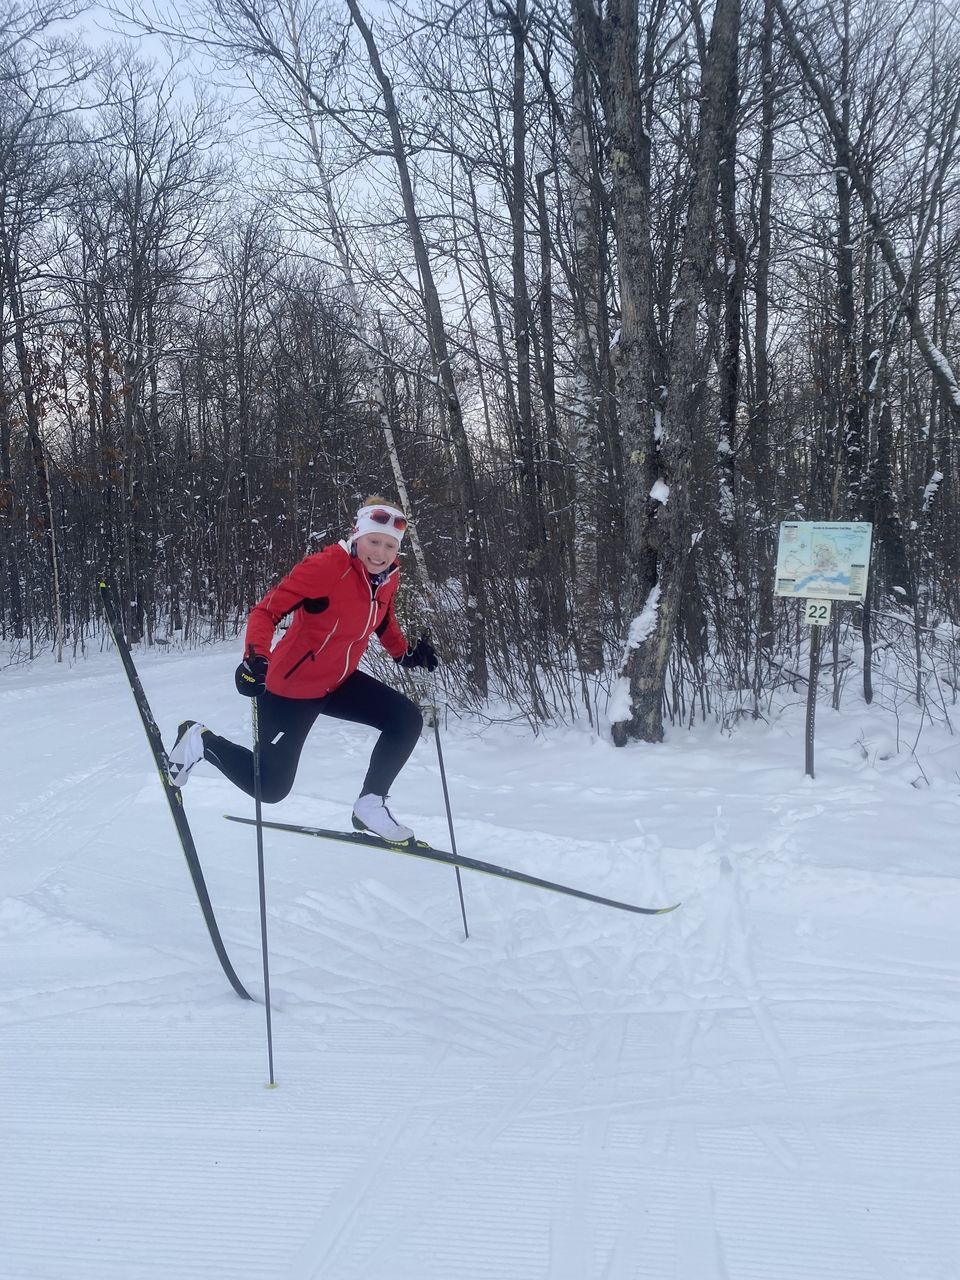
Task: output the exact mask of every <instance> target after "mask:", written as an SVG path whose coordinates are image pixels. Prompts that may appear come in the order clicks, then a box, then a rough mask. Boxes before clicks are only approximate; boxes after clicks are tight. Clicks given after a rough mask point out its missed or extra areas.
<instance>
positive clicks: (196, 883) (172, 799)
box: [98, 582, 253, 1000]
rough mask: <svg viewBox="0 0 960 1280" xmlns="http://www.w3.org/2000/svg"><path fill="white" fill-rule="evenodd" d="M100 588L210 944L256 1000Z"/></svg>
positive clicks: (109, 595)
mask: <svg viewBox="0 0 960 1280" xmlns="http://www.w3.org/2000/svg"><path fill="white" fill-rule="evenodd" d="M98 585H99V587H100V599H101V601H102V602H103V611H104V614H105V615H106V619H107V625H108V626H109V628H110V634H111V635H112V636H113V642H114V644H115V645H116V647H117V653H119V655H120V661H121V662H122V663H123V669H124V671H125V672H126V674H127V679H128V680H129V682H130V692H131V693H132V694H133V699H134V702H136V704H137V710H138V711H139V712H140V719H141V721H142V723H143V729H144V732H145V733H146V735H147V742H148V743H149V744H150V751H151V753H152V755H153V761H154V764H155V765H156V767H157V773H158V774H159V776H160V785H161V786H162V787H163V793H164V795H165V796H166V797H167V803H168V804H169V806H170V813H171V814H172V815H173V823H174V826H175V827H176V828H177V835H178V836H179V837H180V844H181V847H182V848H183V856H184V857H185V858H186V860H187V867H188V869H189V871H190V878H191V880H192V881H193V887H194V889H195V890H196V894H197V901H198V902H199V904H200V910H201V911H202V912H203V918H204V921H205V922H206V926H207V932H208V933H209V934H210V941H211V942H212V943H213V949H214V951H216V953H217V959H218V960H219V961H220V964H221V966H222V968H223V972H224V973H225V974H226V975H227V978H228V980H229V982H230V985H231V986H232V987H233V989H234V991H235V992H236V993H237V995H238V996H241V997H242V998H243V999H244V1000H252V999H253V997H252V996H251V995H250V993H249V991H247V989H246V987H244V985H243V983H242V982H241V981H240V979H239V978H238V977H237V974H236V972H235V970H234V967H233V965H232V964H231V963H230V957H229V956H228V955H227V950H226V947H225V946H224V945H223V939H222V938H221V936H220V929H219V927H218V926H217V920H216V916H215V915H214V913H213V905H212V903H211V902H210V895H209V893H208V892H207V886H206V882H205V881H204V878H203V869H202V867H201V866H200V858H199V856H198V854H197V848H196V845H195V844H194V842H193V834H192V832H191V831H190V824H189V823H188V822H187V815H186V813H185V812H184V808H183V796H182V795H181V793H180V791H178V790H177V788H176V787H174V786H172V785H171V783H170V777H169V763H168V761H167V753H166V751H165V750H164V748H163V742H162V740H161V738H160V730H159V729H158V728H157V722H156V720H155V719H154V718H153V712H152V711H151V710H150V704H149V702H148V701H147V695H146V694H145V693H144V691H143V685H142V684H141V683H140V677H139V675H138V674H137V668H136V666H135V665H134V661H133V655H132V654H131V652H130V646H129V645H128V644H127V638H126V636H125V635H124V631H123V623H122V622H121V620H120V610H119V609H118V608H117V602H116V600H115V599H114V596H113V592H112V591H111V590H110V588H109V586H108V585H107V584H106V583H105V582H100V583H99V584H98Z"/></svg>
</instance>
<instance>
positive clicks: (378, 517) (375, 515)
mask: <svg viewBox="0 0 960 1280" xmlns="http://www.w3.org/2000/svg"><path fill="white" fill-rule="evenodd" d="M368 515H369V517H370V519H371V520H372V521H373V522H374V524H389V525H392V526H393V528H394V529H398V530H399V531H400V533H403V531H404V529H406V527H407V519H406V516H398V515H394V513H393V512H392V511H382V510H377V511H370V512H368Z"/></svg>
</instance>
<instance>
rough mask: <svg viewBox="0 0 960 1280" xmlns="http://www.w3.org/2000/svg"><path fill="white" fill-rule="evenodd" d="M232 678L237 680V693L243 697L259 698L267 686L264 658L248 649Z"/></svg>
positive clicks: (265, 661)
mask: <svg viewBox="0 0 960 1280" xmlns="http://www.w3.org/2000/svg"><path fill="white" fill-rule="evenodd" d="M233 678H234V680H235V681H236V682H237V693H242V694H243V696H244V697H245V698H259V696H260V694H261V693H263V691H264V689H265V688H266V687H267V660H266V658H265V657H263V655H262V654H259V653H254V651H253V650H252V649H248V650H247V653H246V656H245V657H244V659H243V661H242V662H241V663H240V665H239V667H237V670H236V674H235V675H234V677H233Z"/></svg>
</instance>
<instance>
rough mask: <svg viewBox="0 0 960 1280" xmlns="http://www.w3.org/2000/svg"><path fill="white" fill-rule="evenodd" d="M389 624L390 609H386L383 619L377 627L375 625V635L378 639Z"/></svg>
mask: <svg viewBox="0 0 960 1280" xmlns="http://www.w3.org/2000/svg"><path fill="white" fill-rule="evenodd" d="M389 625H390V610H389V609H388V610H387V612H386V615H385V616H384V619H383V621H382V622H381V623H380V625H379V627H377V630H376V636H377V639H378V640H379V639H380V637H381V636H382V635H383V633H384V632H385V631H386V629H387V627H388V626H389Z"/></svg>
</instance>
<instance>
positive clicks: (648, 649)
mask: <svg viewBox="0 0 960 1280" xmlns="http://www.w3.org/2000/svg"><path fill="white" fill-rule="evenodd" d="M102 19H103V12H102V11H101V21H102ZM85 21H86V20H85V18H84V16H83V11H82V10H81V9H79V8H78V7H71V0H45V7H44V5H41V6H38V5H37V4H36V3H22V2H21V0H15V2H14V3H12V4H11V3H10V0H4V7H3V8H2V9H0V343H2V347H0V354H2V359H0V378H2V384H0V468H2V469H0V628H2V638H3V640H4V650H5V652H7V653H9V654H10V655H12V657H13V658H14V660H22V659H26V658H29V657H32V656H33V655H35V654H36V653H38V652H39V651H42V650H46V651H49V650H51V649H53V650H55V651H56V652H58V653H61V652H70V653H75V652H80V651H81V650H82V649H83V648H84V647H86V646H89V645H90V644H97V643H99V636H100V632H101V623H100V619H99V617H98V614H97V590H96V584H97V581H98V578H99V577H100V576H101V575H109V577H110V578H111V579H112V580H113V581H115V582H116V584H117V585H118V588H119V592H120V595H121V597H122V599H123V601H124V607H125V609H126V613H127V617H126V621H127V626H128V628H129V631H130V634H131V635H132V636H133V637H134V638H137V639H142V640H143V641H145V642H147V643H185V644H192V643H197V642H202V641H204V640H208V639H210V638H218V637H224V636H230V635H232V634H234V632H235V630H236V628H237V626H238V624H240V623H242V621H243V619H244V617H245V613H246V611H247V609H248V607H249V605H250V604H251V603H252V602H253V601H254V600H255V599H256V598H257V597H258V595H259V594H261V593H262V592H263V590H264V589H265V588H266V586H267V585H268V583H269V582H270V581H271V580H272V579H273V578H275V577H276V576H277V575H278V574H280V573H282V572H284V571H285V570H286V569H287V568H288V567H289V566H290V565H291V564H292V563H293V562H294V561H295V560H296V559H298V558H299V557H300V556H301V555H303V554H304V553H305V552H306V551H308V550H310V549H314V548H318V547H319V546H321V545H323V544H325V543H326V542H329V541H332V540H335V539H336V538H338V537H340V536H342V534H343V532H344V529H345V526H346V525H347V523H348V521H349V519H350V516H351V514H352V512H353V510H354V509H355V507H356V504H357V502H358V500H359V499H361V498H362V497H363V496H364V495H366V494H367V493H370V492H378V491H379V492H382V493H385V494H387V495H392V496H395V497H397V498H399V500H400V501H401V502H402V503H403V504H404V505H405V506H407V508H408V510H409V511H410V512H411V514H412V515H413V517H414V519H415V529H414V531H413V532H414V536H413V537H412V538H411V539H410V541H411V543H412V546H411V547H410V548H409V549H408V550H407V551H406V552H405V564H406V583H407V585H406V588H405V591H404V595H403V598H402V604H401V613H402V614H403V615H404V617H405V621H406V622H407V624H408V628H409V630H410V631H411V632H415V630H416V628H417V627H420V626H425V627H429V628H430V630H431V631H432V632H433V634H434V635H435V636H436V637H437V640H438V645H439V647H440V649H441V652H442V653H443V655H444V657H445V658H446V660H447V661H446V664H445V667H444V670H445V679H446V681H447V684H448V691H449V693H450V694H451V696H452V697H455V698H457V699H460V700H462V701H464V702H469V703H471V704H473V705H475V706H477V707H482V706H484V705H485V704H486V703H487V699H488V698H489V697H490V696H491V695H495V696H496V698H497V699H498V703H497V705H503V703H502V701H501V700H503V699H505V700H506V701H507V702H509V703H510V704H512V705H513V707H514V708H516V709H517V710H518V711H519V712H521V713H523V714H525V715H527V716H528V717H529V718H530V719H531V720H532V721H533V722H537V721H538V720H540V719H541V718H543V717H545V716H552V715H568V716H570V715H575V714H590V715H591V716H592V715H594V714H595V713H596V694H595V691H596V689H597V688H598V687H600V688H603V687H604V685H605V683H606V685H607V686H609V683H610V682H611V681H613V680H616V679H618V678H621V679H623V678H625V679H626V680H627V681H628V682H629V691H630V699H629V701H630V709H629V711H628V712H625V713H624V715H623V717H622V718H621V719H620V721H619V723H617V724H615V726H614V736H615V739H616V740H618V741H621V742H622V741H625V740H626V739H628V738H631V737H634V738H642V739H645V740H648V741H655V740H657V739H658V738H659V737H660V736H661V735H662V732H663V725H664V723H665V722H669V721H672V722H674V723H685V722H689V721H690V720H691V719H692V718H701V717H710V716H717V717H719V718H720V719H721V720H722V721H723V722H724V723H726V724H732V723H734V722H735V721H736V719H737V717H738V716H742V715H756V714H761V715H762V714H764V710H765V707H766V706H767V705H768V698H769V695H770V694H771V693H772V692H773V691H774V690H775V689H777V688H778V687H780V686H782V685H783V684H784V682H793V683H795V684H796V686H797V688H798V690H802V687H803V686H802V674H801V673H802V664H801V663H800V661H799V656H800V650H801V647H802V644H803V641H804V637H805V635H806V629H805V628H804V627H803V626H802V625H801V623H800V621H799V617H798V609H797V606H796V605H795V604H786V603H782V602H778V601H776V600H775V599H774V597H773V593H772V588H773V564H774V555H775V547H776V536H777V529H778V525H779V523H780V521H781V520H784V519H793V520H796V519H809V520H823V519H833V520H869V521H872V522H873V525H874V554H873V562H872V567H871V580H870V581H871V585H870V591H869V597H868V601H867V604H866V605H865V606H864V607H863V608H860V607H854V606H851V605H846V606H843V607H842V608H840V609H838V610H836V611H835V612H836V614H837V620H836V622H835V623H834V626H833V629H832V632H831V633H830V634H829V635H828V636H827V637H826V638H825V657H826V663H825V666H824V680H825V682H826V687H829V682H830V681H831V680H832V682H833V695H834V698H835V700H839V698H840V696H841V692H842V691H843V689H844V687H845V686H846V687H847V696H856V697H867V698H868V699H869V698H871V697H874V696H877V697H882V698H886V699H888V700H889V701H890V703H891V705H894V706H895V705H896V703H897V700H898V699H899V698H903V697H919V698H921V699H922V700H924V701H925V703H926V704H927V705H928V707H929V708H930V710H931V714H939V715H940V716H948V715H949V714H950V708H951V706H952V703H953V701H954V698H955V692H956V663H957V656H956V638H957V634H958V633H957V632H956V630H955V629H954V624H955V623H956V622H958V621H960V590H958V582H960V484H958V471H957V464H958V452H960V387H958V376H957V369H958V365H960V336H958V324H960V315H958V308H960V164H958V142H960V18H958V16H957V10H956V8H955V6H954V5H953V4H951V3H948V2H947V0H922V2H921V3H911V2H910V0H908V2H907V3H904V2H903V0H830V2H828V3H825V4H824V3H820V2H819V0H802V2H801V3H799V4H798V3H796V0H714V3H713V4H709V3H704V4H701V3H700V0H649V3H642V4H640V5H639V7H638V0H542V2H541V0H466V2H465V3H445V2H443V0H407V2H406V3H394V2H392V0H391V2H390V3H378V4H376V5H374V6H370V7H369V8H367V7H364V6H362V5H361V3H360V2H359V0H332V2H331V3H329V4H326V5H321V4H314V3H312V2H311V0H183V3H181V4H180V5H178V6H176V7H171V9H170V10H169V11H168V12H166V13H164V12H163V11H162V10H161V9H160V8H158V7H151V8H150V9H149V10H147V9H139V8H135V7H130V8H128V9H126V10H125V11H120V10H116V11H113V12H112V13H111V15H110V25H112V27H113V29H114V33H115V34H114V35H113V36H112V37H111V38H110V40H109V41H108V42H104V39H103V38H102V34H101V35H100V36H98V38H97V39H96V40H95V41H92V42H91V40H90V36H89V34H88V33H89V28H88V26H86V25H85ZM654 603H655V604H656V609H655V610H653V609H652V608H651V606H652V605H653V604H654ZM645 609H646V612H644V611H645ZM641 614H644V616H646V617H652V618H653V624H652V626H650V627H649V628H641V627H638V626H636V625H633V626H632V625H631V624H633V623H634V621H635V619H637V618H638V616H639V615H641ZM598 674H599V675H600V676H601V679H600V680H599V681H598V680H597V676H598Z"/></svg>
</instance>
